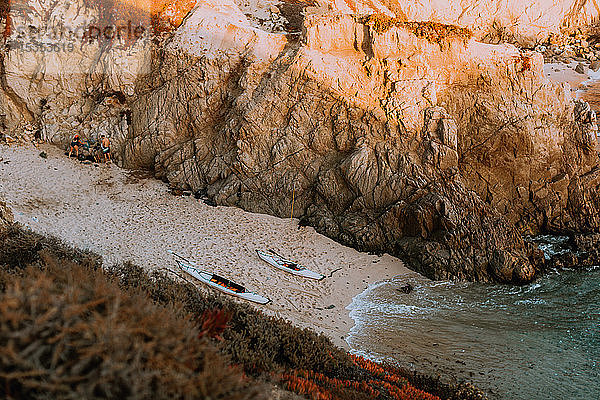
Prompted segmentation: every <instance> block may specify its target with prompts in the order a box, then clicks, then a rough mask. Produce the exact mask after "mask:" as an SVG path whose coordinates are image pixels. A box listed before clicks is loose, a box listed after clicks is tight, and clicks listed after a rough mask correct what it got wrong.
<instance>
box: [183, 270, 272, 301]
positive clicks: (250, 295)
mask: <svg viewBox="0 0 600 400" xmlns="http://www.w3.org/2000/svg"><path fill="white" fill-rule="evenodd" d="M175 262H177V265H178V266H179V268H180V269H181V270H182V271H184V272H186V273H187V274H188V275H191V276H193V277H194V278H196V279H198V280H199V281H200V282H202V283H204V284H205V285H208V286H210V287H212V288H214V289H217V290H219V291H221V292H223V293H226V294H229V295H231V296H235V297H239V298H241V299H244V300H248V301H252V302H254V303H258V304H267V303H268V302H270V301H271V300H269V299H268V298H266V297H264V296H261V295H260V294H257V293H254V292H250V291H248V290H246V288H245V287H244V286H242V285H239V284H237V283H235V282H233V281H230V280H229V279H227V278H223V277H222V276H219V275H217V274H211V273H210V272H206V271H202V270H201V269H199V268H197V267H195V266H193V265H191V263H189V262H184V261H181V260H175Z"/></svg>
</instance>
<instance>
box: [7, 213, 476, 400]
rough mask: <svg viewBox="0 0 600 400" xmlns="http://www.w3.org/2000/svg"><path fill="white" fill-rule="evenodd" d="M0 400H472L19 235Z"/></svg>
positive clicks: (276, 322)
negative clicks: (275, 399)
mask: <svg viewBox="0 0 600 400" xmlns="http://www.w3.org/2000/svg"><path fill="white" fill-rule="evenodd" d="M0 266H1V269H0V313H1V314H2V316H1V318H0V321H2V322H1V323H0V370H1V371H2V372H1V373H0V394H1V395H2V396H3V397H5V398H48V396H50V397H52V398H78V397H80V396H84V397H86V398H115V397H118V398H132V399H142V398H154V399H157V398H208V397H211V398H221V399H246V398H270V397H271V394H272V392H273V391H275V392H277V393H279V396H281V397H280V398H294V397H290V396H294V395H293V394H292V393H296V394H297V395H301V396H304V397H306V398H310V399H370V398H377V399H438V398H450V399H463V398H464V399H470V398H483V395H482V394H481V393H480V392H479V391H478V390H476V389H474V388H473V387H471V386H469V385H460V386H456V385H455V386H452V385H447V384H444V383H441V382H439V381H437V380H436V379H432V378H428V377H424V376H420V375H418V374H415V373H412V372H409V371H405V370H401V369H396V368H394V367H392V366H387V365H379V364H376V363H373V362H371V361H368V360H365V359H363V358H361V357H357V356H352V355H350V354H348V353H347V352H346V351H344V350H342V349H340V348H337V347H335V346H334V345H333V344H332V343H331V342H330V340H329V339H328V338H326V337H325V336H324V335H322V334H321V335H319V334H316V333H314V332H312V331H310V330H307V329H299V328H297V327H294V326H292V325H291V324H290V323H289V322H287V321H284V320H282V319H278V318H273V317H268V316H266V315H264V314H262V313H261V312H259V311H256V310H255V309H254V308H252V307H250V306H248V305H247V304H243V303H237V302H233V301H231V300H229V299H226V298H224V297H222V296H219V295H214V294H212V293H204V292H201V291H198V290H197V289H196V288H195V287H194V286H193V285H191V284H189V283H186V282H180V281H178V280H175V279H173V278H172V277H171V276H168V275H167V274H166V273H164V272H155V273H153V274H150V275H148V274H147V273H146V272H144V270H143V268H141V267H139V266H136V265H134V264H131V263H125V264H124V265H118V266H112V267H109V268H106V269H103V268H102V266H101V259H100V257H99V256H97V255H95V254H93V253H90V252H86V251H81V250H78V249H74V248H70V247H68V246H66V245H64V244H63V243H62V242H60V241H59V240H57V239H55V238H51V237H44V236H41V235H38V234H35V233H32V232H31V231H27V230H24V229H22V228H21V227H20V226H18V225H16V224H11V225H8V226H7V227H6V228H5V229H3V231H0ZM286 396H288V397H286Z"/></svg>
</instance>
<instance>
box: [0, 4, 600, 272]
mask: <svg viewBox="0 0 600 400" xmlns="http://www.w3.org/2000/svg"><path fill="white" fill-rule="evenodd" d="M298 3H303V2H294V7H295V8H289V7H288V3H287V2H283V3H279V4H275V2H270V1H264V2H256V4H255V3H253V2H244V4H241V2H234V1H231V0H225V1H215V0H199V1H197V2H196V3H195V5H194V6H193V8H191V9H190V12H189V14H187V16H186V17H185V18H181V20H180V21H179V22H180V25H178V26H177V27H176V28H175V29H173V30H172V31H170V32H167V33H165V34H162V35H161V36H159V37H155V38H153V40H152V41H149V42H144V43H143V45H142V43H141V42H139V43H137V44H134V45H133V47H130V48H124V49H123V51H126V50H127V49H129V50H131V49H135V52H133V53H131V52H129V53H126V54H125V53H123V57H124V58H123V59H122V60H120V59H119V58H115V57H114V54H111V51H121V50H120V48H118V47H111V46H114V45H111V46H108V47H101V46H99V47H98V48H96V47H92V48H87V47H86V48H84V51H83V52H80V53H76V54H75V55H71V57H72V58H71V59H70V60H73V61H72V62H77V63H78V64H77V65H78V66H79V68H81V70H80V71H81V73H80V74H79V75H77V76H75V77H71V78H70V79H69V80H66V79H65V78H64V77H63V76H62V75H61V74H58V75H56V78H55V79H56V81H52V82H54V83H53V85H55V86H56V85H58V86H61V87H66V86H68V87H70V88H72V90H70V91H65V90H62V91H60V90H59V91H58V92H56V91H54V92H50V91H49V89H48V86H49V85H50V83H49V82H48V80H41V81H39V82H38V87H36V88H35V89H34V90H31V89H28V90H29V91H26V87H29V88H31V87H32V86H31V82H32V81H33V80H34V77H35V74H34V73H33V72H30V71H29V70H24V71H23V72H20V73H17V72H14V74H16V75H15V76H16V78H17V79H16V80H14V81H13V83H8V86H10V87H11V88H12V89H11V90H12V91H13V92H10V91H9V90H6V89H5V90H4V91H3V96H4V97H3V101H4V103H3V104H4V105H3V107H4V109H6V110H7V111H6V114H7V115H8V116H9V117H10V118H8V119H9V120H10V121H13V120H14V121H16V122H14V124H13V125H14V126H19V125H18V124H19V123H20V122H19V121H20V120H19V117H18V116H19V115H20V114H19V112H18V108H19V107H20V106H21V107H22V106H23V104H25V105H26V108H27V109H28V110H29V111H30V113H31V118H29V119H30V120H31V121H33V122H31V121H29V122H28V123H30V124H31V123H37V124H38V125H39V126H40V129H42V131H43V132H54V133H53V134H52V135H50V134H46V137H47V138H48V139H51V140H54V141H55V142H58V143H62V142H64V141H65V140H68V138H69V137H70V135H71V134H72V132H73V131H74V130H79V129H82V130H83V132H84V133H86V135H89V136H93V135H98V134H99V132H106V133H108V135H109V136H110V137H111V138H112V139H113V143H114V147H115V148H114V151H115V153H116V155H117V159H118V160H119V162H120V163H121V164H122V165H123V166H124V167H126V168H145V169H151V170H153V171H155V174H156V176H157V177H159V178H161V179H165V180H168V181H169V182H171V183H172V184H173V185H175V186H179V187H180V188H181V189H186V190H192V191H194V192H196V193H198V194H200V195H203V196H207V197H208V198H209V199H210V200H211V201H214V202H215V203H217V204H220V205H230V206H237V207H242V208H244V209H246V210H249V211H253V212H262V213H268V214H272V215H277V216H281V217H289V216H290V214H292V213H293V216H294V217H296V218H300V219H301V223H306V224H310V225H312V226H314V227H315V228H316V229H317V230H318V231H319V232H321V233H324V234H326V235H327V236H329V237H332V238H334V239H336V240H338V241H340V242H342V243H344V244H347V245H350V246H353V247H355V248H358V249H360V250H364V251H373V252H389V253H391V254H394V255H398V256H400V257H402V258H403V259H404V260H406V261H407V262H408V265H409V266H410V267H411V268H413V269H415V270H417V271H419V272H421V273H423V274H424V275H426V276H428V277H431V278H434V279H464V280H479V281H501V282H515V283H523V282H528V281H531V280H532V279H533V278H534V277H535V275H536V273H537V272H538V271H540V270H542V269H543V267H542V264H543V263H544V261H543V256H542V257H540V254H539V251H538V250H537V249H536V247H535V246H534V245H532V244H530V243H527V242H525V241H523V239H522V235H523V234H525V233H530V234H536V233H539V232H553V233H573V232H577V233H593V232H599V231H600V217H599V215H600V212H599V211H600V196H599V185H600V168H598V153H597V148H596V134H597V126H596V116H595V114H594V112H593V111H591V110H590V108H589V106H588V105H587V103H582V102H576V101H574V100H573V99H572V98H571V95H570V91H569V90H568V87H565V86H560V85H557V84H554V83H552V82H550V81H549V80H548V79H546V78H545V77H544V74H543V58H542V56H541V55H540V54H538V53H535V52H522V51H520V50H519V49H518V48H516V47H515V46H513V45H509V44H501V45H491V44H485V43H481V42H478V41H476V40H475V39H474V38H472V37H471V34H470V32H469V31H468V30H466V29H464V28H458V27H454V26H446V25H442V24H439V23H403V22H402V19H392V20H386V19H375V18H363V17H358V16H356V15H352V14H348V13H340V12H337V11H336V10H333V11H332V10H331V8H335V7H325V5H326V4H325V5H324V4H321V3H314V2H311V3H306V4H304V5H302V4H301V5H300V6H298ZM387 3H390V4H387ZM387 3H386V2H385V1H384V2H382V3H377V2H371V3H370V6H369V7H371V8H373V7H375V8H377V7H379V5H381V7H386V9H385V10H384V9H381V10H376V11H379V12H383V13H384V14H388V15H396V16H398V15H399V10H403V12H404V14H405V16H408V15H410V16H411V17H410V18H409V19H411V20H413V19H423V18H415V17H414V15H417V14H415V13H416V12H417V11H415V10H417V8H410V7H404V8H403V6H402V4H401V2H397V3H394V4H395V5H393V4H391V3H392V2H387ZM261 4H262V6H264V7H268V10H267V9H266V8H264V7H263V8H260V7H261ZM336 4H338V2H336ZM348 4H350V3H348ZM561 4H562V3H561ZM253 5H254V6H256V7H259V8H257V10H259V11H260V12H258V11H257V12H254V11H252V10H253V8H252V6H253ZM365 7H366V6H365ZM361 10H362V9H357V10H353V9H351V10H350V11H348V10H345V12H353V13H354V12H359V11H361ZM267 11H268V12H267ZM342 11H344V10H342ZM273 14H277V17H274V19H270V18H271V16H272V15H273ZM291 16H295V17H296V19H293V18H291ZM563 16H564V17H566V12H565V13H563ZM426 17H427V18H429V17H430V16H426ZM280 18H285V19H286V20H287V21H288V23H287V24H286V22H285V21H283V20H281V19H280ZM431 19H432V20H435V19H436V18H433V17H431ZM269 21H271V22H272V21H279V22H278V24H277V25H276V26H275V25H273V24H271V23H270V22H269ZM291 21H293V22H294V23H293V24H292V23H291ZM382 21H383V22H385V23H382ZM390 21H391V23H390ZM442 22H451V21H442ZM299 28H301V32H300V33H299V32H297V29H299ZM282 29H283V30H284V31H283V32H284V33H285V30H286V29H287V30H288V32H289V34H287V35H286V34H284V33H282ZM292 33H293V34H292ZM479 36H480V35H479ZM135 46H137V47H135ZM3 57H4V58H3V68H5V69H6V70H10V71H18V70H19V66H20V65H22V64H23V63H25V61H19V59H18V54H17V53H14V54H13V52H12V51H9V52H8V54H6V55H4V56H3ZM56 57H57V58H56V60H54V59H53V60H54V62H58V61H61V60H62V61H65V62H66V60H63V58H64V57H65V56H64V55H60V54H58V55H56ZM61 57H63V58H61ZM57 60H58V61H57ZM93 60H95V61H93ZM47 61H48V60H44V62H47ZM62 61H61V62H62ZM92 61H93V62H92ZM28 62H29V61H28ZM20 63H21V64H20ZM86 63H87V64H86ZM117 64H118V65H119V67H118V68H117V67H116V65H117ZM91 66H93V69H90V68H92V67H91ZM99 66H102V69H101V71H102V73H98V68H99ZM113 71H118V72H115V73H113ZM11 93H14V94H16V96H17V97H18V98H19V99H20V103H19V102H15V101H11V100H10V97H11V96H12V94H11ZM40 98H44V99H47V100H46V102H45V103H44V105H47V106H44V107H38V106H37V105H36V104H38V103H37V102H39V100H40ZM36 107H38V108H40V111H38V108H36ZM80 110H85V115H86V118H85V119H83V120H82V121H80V120H81V115H82V111H80ZM102 116H105V117H104V118H103V117H102ZM88 125H89V126H88ZM15 129H17V128H15ZM292 209H293V211H292Z"/></svg>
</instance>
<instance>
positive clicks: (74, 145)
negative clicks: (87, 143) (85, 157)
mask: <svg viewBox="0 0 600 400" xmlns="http://www.w3.org/2000/svg"><path fill="white" fill-rule="evenodd" d="M82 146H83V143H82V142H81V138H79V134H78V133H76V134H75V136H73V139H72V140H71V147H70V148H69V158H71V154H72V153H73V150H75V156H76V157H77V158H79V148H80V147H82Z"/></svg>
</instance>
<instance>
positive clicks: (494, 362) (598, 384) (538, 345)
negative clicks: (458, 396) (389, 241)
mask: <svg viewBox="0 0 600 400" xmlns="http://www.w3.org/2000/svg"><path fill="white" fill-rule="evenodd" d="M544 246H545V250H546V251H548V250H549V249H550V250H551V248H552V246H553V243H552V241H551V240H550V243H546V244H544ZM407 282H411V283H412V284H413V285H414V286H415V289H414V290H413V291H412V292H411V293H409V294H405V293H402V292H401V291H399V290H398V289H399V288H400V287H401V286H402V285H404V284H405V283H407ZM348 309H349V310H350V311H351V312H350V315H351V317H352V318H353V319H354V321H355V326H354V328H353V330H352V332H351V334H350V335H349V338H348V343H349V344H350V346H351V347H352V348H353V349H360V350H354V351H355V352H356V353H358V354H361V355H364V356H367V357H369V358H371V359H374V360H379V361H381V360H388V361H391V362H394V363H397V364H399V365H401V366H404V367H409V368H412V369H415V370H417V371H420V372H425V373H428V374H430V375H434V376H437V375H440V376H441V377H442V378H443V379H445V380H452V379H457V380H458V381H461V380H467V381H470V382H472V383H473V384H475V385H477V386H478V387H479V388H481V389H483V390H484V391H486V392H487V393H488V394H489V396H490V398H491V399H529V400H535V399H569V400H571V399H586V400H588V399H589V400H596V399H600V268H591V269H588V270H583V271H561V272H555V273H551V274H549V275H547V276H545V277H543V278H541V279H539V280H538V281H536V282H535V283H532V284H530V285H527V286H521V287H516V286H508V285H485V284H477V283H450V282H431V281H427V280H424V279H423V278H420V279H419V278H416V277H413V278H410V277H409V278H407V277H397V278H395V279H393V280H391V281H386V282H381V283H378V284H375V285H372V286H371V287H369V288H368V289H367V290H366V291H365V292H363V293H362V294H360V295H358V296H356V297H355V298H354V300H353V303H352V304H351V305H350V306H349V307H348Z"/></svg>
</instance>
